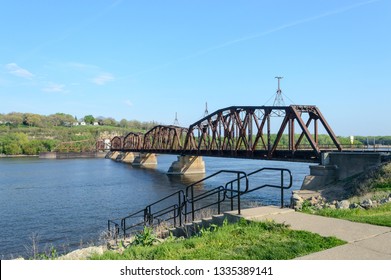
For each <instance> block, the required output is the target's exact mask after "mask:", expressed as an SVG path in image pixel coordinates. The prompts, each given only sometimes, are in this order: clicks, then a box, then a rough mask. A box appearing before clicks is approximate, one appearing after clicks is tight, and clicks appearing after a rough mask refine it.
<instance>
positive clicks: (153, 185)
mask: <svg viewBox="0 0 391 280" xmlns="http://www.w3.org/2000/svg"><path fill="white" fill-rule="evenodd" d="M175 160H176V157H175V156H168V155H160V156H159V157H158V166H157V167H156V168H155V169H147V168H136V167H132V166H131V165H129V164H125V163H119V162H115V161H113V160H109V159H66V160H45V159H38V158H2V159H0V217H1V219H0V258H1V259H11V258H16V257H19V256H23V257H27V258H28V257H31V255H32V246H33V244H36V245H37V246H38V247H39V250H40V251H42V250H45V249H48V248H49V247H51V246H53V247H54V248H56V250H57V251H58V252H59V253H63V252H69V251H72V250H75V249H79V248H80V247H86V246H88V245H92V244H98V243H99V242H102V241H103V239H102V237H103V233H104V231H105V230H106V229H107V220H108V219H110V218H113V217H123V216H125V215H127V214H130V213H132V212H134V211H138V210H140V209H143V208H144V207H145V205H147V204H148V203H152V202H154V201H156V200H158V199H160V198H162V197H164V196H166V195H169V194H171V193H173V192H175V191H177V190H183V189H185V188H186V186H187V185H188V184H190V183H191V182H193V181H194V180H197V179H199V178H198V177H197V178H194V177H192V176H190V177H189V176H168V175H166V171H167V170H168V168H169V166H170V165H171V163H172V162H173V161H175ZM204 160H205V164H206V169H207V173H206V175H210V174H212V173H214V172H217V171H219V170H221V169H229V170H240V171H245V172H251V171H254V170H257V169H259V168H262V167H280V168H287V169H290V170H291V172H292V175H293V187H292V189H291V190H295V189H299V188H300V186H301V183H302V181H303V179H304V176H305V175H307V174H309V164H308V163H290V162H277V161H261V160H244V159H226V158H224V159H221V158H208V157H204ZM226 181H227V178H224V177H216V178H214V179H213V180H211V181H210V182H209V181H208V182H207V183H205V185H204V186H203V188H206V189H207V188H211V187H214V186H219V185H220V184H223V183H225V182H226ZM289 196H290V191H287V192H286V195H285V199H286V200H288V199H289ZM246 199H247V200H256V201H259V202H261V203H266V204H276V205H277V204H278V202H279V190H276V189H274V190H263V191H260V192H257V193H253V194H252V195H251V197H243V200H246Z"/></svg>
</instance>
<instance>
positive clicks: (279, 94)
mask: <svg viewBox="0 0 391 280" xmlns="http://www.w3.org/2000/svg"><path fill="white" fill-rule="evenodd" d="M275 78H276V79H277V80H278V88H277V93H276V98H275V99H274V103H273V106H285V102H284V98H283V97H282V91H281V88H280V80H281V79H282V78H284V77H279V76H277V77H275Z"/></svg>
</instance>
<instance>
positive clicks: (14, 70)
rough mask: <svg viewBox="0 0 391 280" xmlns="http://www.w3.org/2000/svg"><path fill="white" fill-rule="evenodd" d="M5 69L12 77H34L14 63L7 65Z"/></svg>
mask: <svg viewBox="0 0 391 280" xmlns="http://www.w3.org/2000/svg"><path fill="white" fill-rule="evenodd" d="M5 68H6V69H7V70H8V72H9V73H10V74H12V75H14V76H18V77H21V78H25V79H32V78H33V77H34V75H33V74H32V73H31V72H30V71H28V70H26V69H24V68H22V67H20V66H19V65H17V64H16V63H8V64H7V65H6V66H5Z"/></svg>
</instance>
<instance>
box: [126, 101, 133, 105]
mask: <svg viewBox="0 0 391 280" xmlns="http://www.w3.org/2000/svg"><path fill="white" fill-rule="evenodd" d="M125 104H126V105H128V106H129V107H132V106H133V103H132V101H130V100H125Z"/></svg>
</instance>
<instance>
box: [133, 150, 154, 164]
mask: <svg viewBox="0 0 391 280" xmlns="http://www.w3.org/2000/svg"><path fill="white" fill-rule="evenodd" d="M132 165H133V166H145V167H155V166H156V165H157V158H156V154H150V153H140V154H139V155H138V156H137V157H135V158H134V161H133V163H132Z"/></svg>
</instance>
